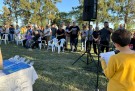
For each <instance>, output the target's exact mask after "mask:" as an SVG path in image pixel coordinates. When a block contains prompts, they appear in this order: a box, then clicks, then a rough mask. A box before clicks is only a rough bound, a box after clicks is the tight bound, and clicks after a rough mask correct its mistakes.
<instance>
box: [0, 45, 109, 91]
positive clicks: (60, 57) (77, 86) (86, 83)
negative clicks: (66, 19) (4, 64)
mask: <svg viewBox="0 0 135 91" xmlns="http://www.w3.org/2000/svg"><path fill="white" fill-rule="evenodd" d="M1 50H2V54H3V59H8V58H10V57H13V56H15V55H20V56H22V57H25V58H27V59H30V60H32V61H34V62H35V64H34V68H35V70H36V72H37V74H38V76H39V78H38V79H37V80H36V82H35V84H34V85H33V89H34V91H94V90H95V86H96V66H95V63H96V64H97V61H93V62H92V63H91V64H90V65H86V64H85V63H83V62H81V60H79V61H78V62H77V63H76V64H75V65H72V63H73V62H74V61H75V60H76V59H77V58H78V57H79V56H80V55H81V53H82V52H77V53H71V52H65V53H60V54H58V53H57V52H54V53H52V52H51V51H47V50H46V49H42V50H38V49H34V50H32V51H29V50H27V49H25V48H23V47H22V46H17V45H15V44H11V43H10V44H8V45H4V44H2V45H1ZM82 59H83V60H84V61H85V60H86V56H84V58H82ZM94 59H97V58H94ZM84 68H87V69H88V70H84ZM106 83H107V81H106V78H105V77H104V76H103V75H102V74H100V75H99V88H100V91H106V89H105V88H106Z"/></svg>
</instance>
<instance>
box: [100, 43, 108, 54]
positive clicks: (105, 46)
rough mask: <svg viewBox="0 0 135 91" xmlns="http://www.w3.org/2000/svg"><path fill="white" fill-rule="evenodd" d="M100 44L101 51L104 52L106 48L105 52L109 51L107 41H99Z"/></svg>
mask: <svg viewBox="0 0 135 91" xmlns="http://www.w3.org/2000/svg"><path fill="white" fill-rule="evenodd" d="M100 44H101V45H100V46H101V52H104V50H105V49H106V52H108V51H109V41H100Z"/></svg>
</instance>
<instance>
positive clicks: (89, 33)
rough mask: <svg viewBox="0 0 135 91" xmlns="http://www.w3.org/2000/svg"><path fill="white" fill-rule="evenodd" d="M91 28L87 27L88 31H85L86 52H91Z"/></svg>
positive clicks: (90, 26)
mask: <svg viewBox="0 0 135 91" xmlns="http://www.w3.org/2000/svg"><path fill="white" fill-rule="evenodd" d="M92 34H93V26H92V25H89V29H88V30H87V31H86V38H87V41H86V50H87V51H88V50H89V51H91V45H92V42H93V36H92Z"/></svg>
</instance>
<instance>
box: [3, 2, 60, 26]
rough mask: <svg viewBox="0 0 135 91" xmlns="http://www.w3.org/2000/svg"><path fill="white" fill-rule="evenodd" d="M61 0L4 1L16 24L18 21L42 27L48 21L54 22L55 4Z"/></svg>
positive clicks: (56, 10)
mask: <svg viewBox="0 0 135 91" xmlns="http://www.w3.org/2000/svg"><path fill="white" fill-rule="evenodd" d="M60 1H61V0H4V4H5V5H7V6H8V7H9V9H10V11H11V14H12V17H14V18H15V20H16V23H18V16H19V19H21V20H22V21H23V23H24V24H28V23H33V24H37V25H44V24H45V23H48V20H51V21H52V20H54V19H55V15H56V12H58V9H57V7H56V3H57V2H60Z"/></svg>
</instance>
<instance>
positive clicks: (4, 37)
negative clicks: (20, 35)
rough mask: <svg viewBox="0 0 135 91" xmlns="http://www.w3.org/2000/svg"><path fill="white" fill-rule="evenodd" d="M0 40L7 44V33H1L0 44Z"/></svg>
mask: <svg viewBox="0 0 135 91" xmlns="http://www.w3.org/2000/svg"><path fill="white" fill-rule="evenodd" d="M2 41H4V42H5V44H7V42H8V34H3V36H2V38H1V39H0V44H1V42H2Z"/></svg>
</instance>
